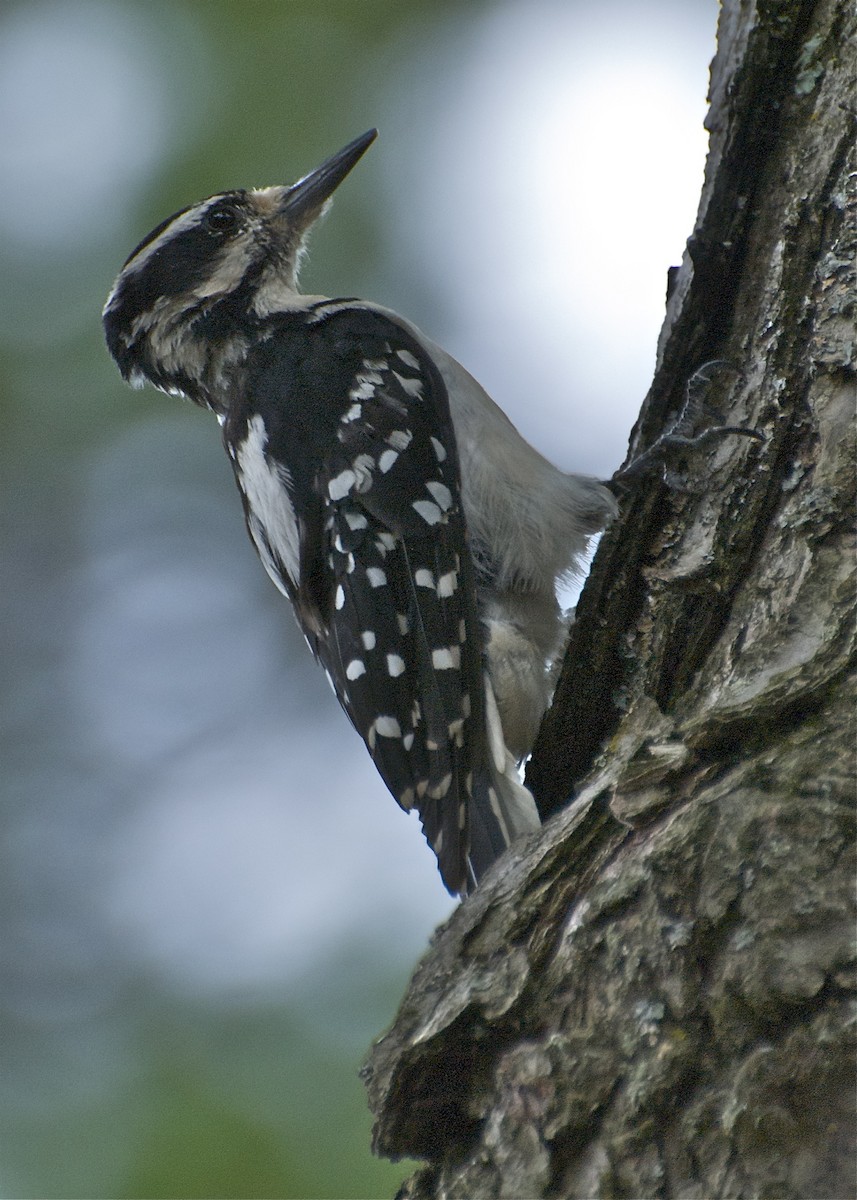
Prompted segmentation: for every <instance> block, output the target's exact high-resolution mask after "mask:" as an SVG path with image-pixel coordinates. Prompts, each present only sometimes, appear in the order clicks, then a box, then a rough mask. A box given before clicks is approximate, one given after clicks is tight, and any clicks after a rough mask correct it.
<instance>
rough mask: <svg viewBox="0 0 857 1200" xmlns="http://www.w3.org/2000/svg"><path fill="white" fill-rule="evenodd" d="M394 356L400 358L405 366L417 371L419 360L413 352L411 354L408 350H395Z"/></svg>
mask: <svg viewBox="0 0 857 1200" xmlns="http://www.w3.org/2000/svg"><path fill="white" fill-rule="evenodd" d="M396 357H397V358H400V359H401V360H402V362H403V363H404V364H405V366H406V367H411V368H412V369H413V370H414V371H418V370H419V367H420V360H419V359H418V358H417V356H416V355H415V354H411V352H410V350H397V351H396Z"/></svg>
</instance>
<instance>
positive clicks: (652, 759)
mask: <svg viewBox="0 0 857 1200" xmlns="http://www.w3.org/2000/svg"><path fill="white" fill-rule="evenodd" d="M854 33H855V16H854V12H853V9H852V7H851V6H850V5H846V4H845V3H844V0H758V2H757V3H756V4H754V3H753V2H752V0H724V4H723V7H722V11H721V17H720V27H719V43H718V51H717V56H716V58H715V60H714V64H713V67H712V81H711V110H710V114H709V119H708V123H709V129H710V132H711V152H710V155H709V162H708V167H707V173H706V181H705V186H704V190H703V195H702V200H701V205H700V212H699V217H698V219H697V225H696V228H695V230H694V234H693V236H692V238H691V240H690V242H689V243H688V252H687V254H686V255H685V260H684V262H683V264H682V266H681V268H680V270H679V271H678V273H677V275H676V278H675V280H674V286H673V288H672V292H671V296H670V299H669V301H668V305H667V317H666V322H665V325H664V330H663V333H662V335H661V342H660V347H659V351H660V352H659V363H658V370H657V373H656V377H655V380H654V383H653V385H652V389H651V391H650V393H649V396H648V397H647V400H646V402H645V405H644V408H643V411H642V414H641V417H640V420H639V422H638V424H637V427H636V429H635V431H634V434H633V438H632V456H633V455H634V454H639V453H640V452H641V451H642V450H643V449H644V448H645V447H647V446H649V445H651V444H652V442H653V441H655V439H656V438H657V437H658V435H659V434H660V433H661V432H662V431H663V430H664V429H665V428H667V427H668V426H669V424H670V421H671V420H672V419H673V418H674V417H675V414H676V413H677V412H678V410H679V409H680V408H681V405H682V401H683V396H684V392H685V388H686V385H687V381H688V380H689V379H690V377H691V376H692V375H693V373H694V371H695V370H696V369H697V368H698V367H699V366H700V365H701V364H702V363H704V362H705V361H706V360H710V359H720V360H725V361H726V362H727V363H728V364H730V368H734V369H724V370H721V371H720V372H719V373H718V374H717V375H716V376H715V378H714V381H713V383H712V385H711V388H710V389H709V393H708V395H707V396H706V400H708V401H710V402H711V404H712V405H713V407H714V408H715V409H716V410H717V411H718V412H719V414H720V419H721V420H723V421H727V422H728V423H729V424H730V425H737V424H743V425H745V426H748V427H752V428H754V429H756V430H758V431H760V432H761V433H763V434H764V435H765V438H766V439H767V440H766V441H764V442H758V441H753V440H751V439H749V438H744V437H738V436H724V437H722V438H720V439H718V440H715V441H713V442H711V443H709V444H707V445H706V446H705V447H704V448H703V449H700V450H697V451H694V452H691V453H689V454H688V455H687V457H686V462H684V463H681V462H679V463H672V464H670V471H669V472H668V473H667V475H666V477H665V475H664V473H662V472H658V473H657V475H656V476H655V477H649V478H647V479H645V480H644V481H643V482H641V483H639V484H636V485H634V486H633V490H631V491H629V493H628V495H627V496H626V498H625V500H624V503H623V511H622V515H621V518H620V520H619V521H618V522H617V524H616V525H615V527H614V528H613V529H612V530H611V531H610V533H609V534H608V535H607V536H606V537H605V538H604V539H603V541H602V544H601V546H600V548H599V551H598V555H597V557H596V563H595V566H594V569H593V572H592V575H591V577H590V580H589V581H588V584H587V587H586V589H585V592H584V595H583V597H582V599H581V603H580V605H579V608H578V618H577V622H576V625H575V627H574V630H573V634H572V638H571V641H570V644H569V650H568V655H567V658H566V662H565V665H564V669H563V674H562V677H561V680H560V684H559V687H558V690H557V697H556V701H555V704H554V707H553V709H552V710H551V712H550V713H549V715H548V717H547V718H546V720H545V723H544V726H543V728H542V731H541V734H540V738H539V742H538V744H537V747H536V752H535V754H534V756H533V760H532V761H531V764H530V768H529V772H528V781H529V782H530V784H531V786H532V787H533V790H534V792H535V794H536V796H537V799H538V802H539V805H540V807H541V809H542V812H543V814H544V815H545V816H548V815H550V814H554V815H553V816H552V818H551V819H550V820H549V821H548V822H547V824H546V825H545V827H544V829H543V830H542V832H541V834H540V835H538V836H537V837H536V838H534V839H532V840H531V841H530V842H528V843H523V844H522V845H521V846H520V848H516V850H515V852H513V853H511V854H509V855H507V856H506V857H505V859H504V860H503V861H502V862H501V863H500V864H498V867H497V869H496V870H494V871H493V872H492V873H491V874H490V875H489V877H488V878H487V880H486V881H485V882H484V884H482V885H480V887H479V889H478V890H477V892H476V893H475V895H474V896H472V897H471V898H470V899H469V900H468V901H467V902H466V903H465V904H462V905H461V907H460V908H459V909H458V910H457V911H456V913H455V914H454V915H453V917H452V919H451V920H450V921H449V922H448V924H447V925H446V926H445V927H444V928H443V929H442V930H441V931H440V932H439V934H438V935H437V937H436V939H435V941H434V943H433V945H432V947H431V949H430V951H429V953H428V954H427V955H426V957H425V959H424V960H423V962H422V963H421V964H420V966H419V968H418V969H417V972H416V974H415V976H414V978H413V980H412V982H411V985H410V988H409V990H408V993H407V995H406V996H405V999H404V1001H403V1003H402V1006H401V1009H400V1011H399V1014H398V1016H397V1018H396V1022H395V1024H394V1026H393V1028H392V1029H391V1030H390V1032H389V1033H388V1034H387V1035H386V1036H385V1037H384V1038H383V1039H382V1040H381V1041H380V1042H379V1043H378V1044H377V1045H376V1047H375V1048H374V1050H373V1053H372V1056H371V1059H370V1061H369V1063H368V1065H367V1067H366V1068H365V1074H366V1077H367V1084H368V1088H369V1095H370V1103H371V1105H372V1108H373V1110H374V1112H375V1114H376V1126H375V1146H376V1149H377V1150H378V1151H379V1152H380V1153H382V1154H386V1155H388V1156H390V1157H399V1156H405V1155H410V1156H413V1157H416V1158H421V1159H425V1160H427V1162H428V1166H427V1167H425V1168H424V1169H423V1170H421V1171H419V1172H418V1173H417V1174H416V1175H415V1176H414V1177H413V1178H412V1179H411V1180H409V1181H408V1183H406V1184H405V1185H404V1188H403V1191H402V1195H403V1196H407V1197H413V1198H417V1197H420V1198H423V1197H425V1198H428V1197H433V1198H438V1200H439V1198H440V1197H462V1198H467V1200H480V1198H482V1197H486V1198H487V1197H516V1198H524V1197H547V1196H556V1197H582V1198H588V1197H655V1196H657V1197H683V1198H695V1197H698V1198H699V1200H710V1198H713V1197H751V1196H752V1197H806V1198H811V1197H814V1198H821V1197H826V1198H839V1197H842V1198H845V1197H850V1196H852V1195H854V1130H855V1125H854V1112H853V1108H854V1103H853V1102H854V1083H855V1076H854V1058H853V1046H852V1045H851V1044H850V1043H849V1041H848V1036H847V1031H848V1028H849V1026H848V1021H847V1014H848V1011H849V1001H850V1000H853V991H854V985H855V981H854V977H853V974H852V972H853V966H854V951H853V946H852V932H853V927H854V926H853V922H854V916H853V908H852V892H853V879H854V860H853V854H852V851H853V845H854V838H853V826H852V818H853V808H852V801H853V791H854V786H853V746H854V728H853V723H852V706H853V688H852V687H850V686H849V683H850V682H851V680H850V679H849V670H850V669H851V668H852V667H853V635H854V595H855V588H854V580H853V572H854V552H853V528H852V526H853V515H854V506H853V488H854V467H855V464H854V442H853V436H852V431H853V424H852V422H853V416H854V392H853V373H852V372H853V362H851V357H852V354H853V345H854V340H855V329H854V312H853V308H854V300H855V291H854V278H853V263H854V241H855V225H854V203H853V202H854V191H855V189H854V186H853V185H854V183H855V178H857V176H855V166H854V163H853V151H852V147H853V133H854V130H853V114H854V107H855V103H854V96H853V82H852V80H853V66H854V63H853V58H852V57H851V54H852V53H853V37H854ZM634 186H645V181H637V182H636V184H635V185H634ZM849 188H850V196H849V195H848V191H849ZM849 199H850V201H851V205H852V207H851V212H850V215H849V212H848V200H849ZM629 203H633V188H632V187H631V186H630V181H629ZM677 480H680V483H677V482H676V481H677ZM852 678H853V677H852ZM569 796H574V799H573V801H572V802H571V803H570V804H569V803H568V797H569Z"/></svg>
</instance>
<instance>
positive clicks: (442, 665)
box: [431, 646, 461, 671]
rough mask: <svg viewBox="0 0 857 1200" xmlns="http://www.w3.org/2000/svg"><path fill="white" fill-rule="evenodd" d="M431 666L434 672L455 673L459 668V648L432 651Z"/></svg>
mask: <svg viewBox="0 0 857 1200" xmlns="http://www.w3.org/2000/svg"><path fill="white" fill-rule="evenodd" d="M431 665H432V666H433V667H434V669H435V670H436V671H457V670H458V669H459V667H460V666H461V648H460V647H459V646H447V647H445V648H444V649H442V650H432V652H431Z"/></svg>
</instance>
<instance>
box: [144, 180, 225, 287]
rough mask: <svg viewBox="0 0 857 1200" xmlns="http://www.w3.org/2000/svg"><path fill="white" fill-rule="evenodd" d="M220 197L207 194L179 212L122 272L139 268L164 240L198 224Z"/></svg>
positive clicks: (166, 240) (170, 238)
mask: <svg viewBox="0 0 857 1200" xmlns="http://www.w3.org/2000/svg"><path fill="white" fill-rule="evenodd" d="M221 199H222V196H220V195H218V196H209V198H208V199H207V200H202V201H201V202H200V203H199V204H194V205H193V207H191V208H189V209H187V210H186V211H185V212H183V213H180V214H179V216H177V217H176V218H175V219H174V220H173V221H170V223H169V225H168V226H167V227H166V229H162V230H161V232H160V233H159V234H158V236H157V237H156V238H153V240H152V241H151V242H149V244H148V245H147V246H144V247H143V249H142V250H141V251H140V252H139V254H137V255H135V256H134V258H132V259H131V261H130V262H128V263H126V264H125V266H124V267H123V268H122V274H123V275H124V274H125V273H126V271H139V270H141V268H143V267H144V266H145V265H146V263H147V262H148V261H149V259H150V258H151V257H152V255H153V254H155V253H156V252H157V251H158V250H160V248H161V246H163V245H164V244H165V243H166V242H170V241H172V239H173V238H174V237H176V236H177V235H178V234H180V233H185V232H187V230H189V229H194V228H195V227H196V226H197V225H199V223H200V221H202V219H203V218H204V217H205V214H206V213H207V212H208V210H209V209H210V208H211V207H212V205H213V204H215V203H216V202H217V201H218V200H221Z"/></svg>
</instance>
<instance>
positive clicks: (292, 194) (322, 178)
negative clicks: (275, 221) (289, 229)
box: [280, 129, 378, 224]
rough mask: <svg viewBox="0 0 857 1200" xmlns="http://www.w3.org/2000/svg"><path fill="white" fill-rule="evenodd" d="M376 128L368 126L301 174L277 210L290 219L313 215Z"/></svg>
mask: <svg viewBox="0 0 857 1200" xmlns="http://www.w3.org/2000/svg"><path fill="white" fill-rule="evenodd" d="M377 136H378V130H377V129H370V130H368V131H367V132H366V133H364V134H361V136H360V137H359V138H355V139H354V141H353V142H349V143H348V145H347V146H343V148H342V149H341V150H340V151H338V153H336V154H334V155H333V156H332V158H329V159H328V160H327V161H326V162H323V163H322V164H321V166H320V167H316V169H315V170H314V171H310V173H309V175H304V177H303V179H299V180H298V181H297V183H295V184H292V186H291V187H290V188H289V189H288V190H287V191H286V193H285V195H284V196H283V199H282V202H281V204H280V212H281V213H282V214H283V215H284V216H287V217H288V218H289V219H290V220H292V221H295V222H297V223H300V224H303V223H304V222H305V221H307V220H308V219H310V218H312V217H314V216H315V215H316V214H317V213H318V212H319V210H320V209H321V206H322V205H323V204H324V202H325V200H327V199H328V198H329V197H330V196H332V195H333V193H334V192H335V191H336V189H337V188H338V187H339V185H340V183H342V181H343V179H344V178H345V176H346V175H347V174H348V172H349V171H350V170H351V168H352V167H354V166H355V165H356V164H357V162H358V161H359V160H360V159H361V158H362V157H363V155H364V154H365V153H366V151H367V150H368V149H369V147H370V146H371V145H372V143H373V142H374V141H375V138H376V137H377Z"/></svg>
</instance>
